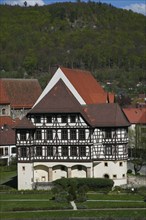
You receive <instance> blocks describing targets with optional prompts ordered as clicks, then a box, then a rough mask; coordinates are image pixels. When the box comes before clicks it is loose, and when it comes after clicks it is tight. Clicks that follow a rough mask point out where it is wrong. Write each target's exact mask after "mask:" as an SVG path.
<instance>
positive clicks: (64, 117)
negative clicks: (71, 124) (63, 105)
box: [61, 115, 67, 123]
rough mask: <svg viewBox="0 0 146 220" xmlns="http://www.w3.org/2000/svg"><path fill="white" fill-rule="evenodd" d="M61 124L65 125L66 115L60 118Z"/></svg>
mask: <svg viewBox="0 0 146 220" xmlns="http://www.w3.org/2000/svg"><path fill="white" fill-rule="evenodd" d="M61 122H62V123H67V116H66V115H62V116H61Z"/></svg>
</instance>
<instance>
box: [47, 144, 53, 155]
mask: <svg viewBox="0 0 146 220" xmlns="http://www.w3.org/2000/svg"><path fill="white" fill-rule="evenodd" d="M47 156H53V147H52V146H48V147H47Z"/></svg>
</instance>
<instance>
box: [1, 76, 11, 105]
mask: <svg viewBox="0 0 146 220" xmlns="http://www.w3.org/2000/svg"><path fill="white" fill-rule="evenodd" d="M0 104H10V100H9V97H8V95H7V93H6V90H5V88H4V85H3V82H2V80H1V79H0Z"/></svg>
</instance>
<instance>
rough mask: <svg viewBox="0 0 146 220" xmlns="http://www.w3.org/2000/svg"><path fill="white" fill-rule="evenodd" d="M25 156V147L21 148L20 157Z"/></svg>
mask: <svg viewBox="0 0 146 220" xmlns="http://www.w3.org/2000/svg"><path fill="white" fill-rule="evenodd" d="M26 156H27V154H26V147H22V148H21V157H26Z"/></svg>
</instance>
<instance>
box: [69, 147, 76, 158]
mask: <svg viewBox="0 0 146 220" xmlns="http://www.w3.org/2000/svg"><path fill="white" fill-rule="evenodd" d="M70 156H72V157H74V156H77V147H75V146H71V148H70Z"/></svg>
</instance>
